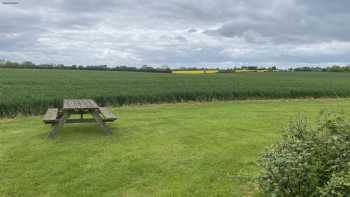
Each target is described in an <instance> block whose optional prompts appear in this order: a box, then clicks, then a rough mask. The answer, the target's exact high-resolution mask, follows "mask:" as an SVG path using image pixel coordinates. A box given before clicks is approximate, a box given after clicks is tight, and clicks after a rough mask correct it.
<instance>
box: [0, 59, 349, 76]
mask: <svg viewBox="0 0 350 197" xmlns="http://www.w3.org/2000/svg"><path fill="white" fill-rule="evenodd" d="M0 68H19V69H21V68H30V69H65V70H100V71H131V72H156V73H171V72H172V71H173V70H208V68H205V67H203V68H198V67H181V68H179V69H171V68H169V67H168V66H160V67H157V66H150V65H143V66H141V67H133V66H124V65H121V66H107V65H87V66H83V65H63V64H35V63H33V62H30V61H24V62H14V61H5V60H0ZM215 70H218V71H219V72H220V73H232V72H239V71H251V72H261V71H263V72H350V65H347V66H339V65H333V66H328V67H318V66H316V67H314V66H303V67H296V68H288V69H279V68H277V67H276V66H272V67H258V66H240V67H233V68H224V69H223V68H216V69H215Z"/></svg>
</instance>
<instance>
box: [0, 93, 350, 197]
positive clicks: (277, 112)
mask: <svg viewBox="0 0 350 197" xmlns="http://www.w3.org/2000/svg"><path fill="white" fill-rule="evenodd" d="M327 109H328V110H337V111H338V110H343V111H345V112H346V113H348V112H349V110H350V100H347V99H333V100H332V99H324V100H289V101H288V100H270V101H237V102H211V103H181V104H160V105H143V106H126V107H121V108H114V109H113V112H114V113H116V114H118V116H119V117H120V119H119V120H118V121H116V122H114V123H112V124H110V126H111V127H112V128H113V132H114V134H113V135H112V136H107V135H105V134H104V133H103V132H102V131H100V130H99V129H98V128H97V127H96V126H95V125H65V127H64V129H63V130H62V132H61V133H60V134H59V135H58V137H57V138H56V139H55V140H48V139H47V133H48V131H49V130H50V127H49V126H47V125H44V124H43V123H42V122H41V117H40V116H34V117H17V118H15V119H3V120H0V144H1V146H0V196H60V197H62V196H91V197H96V196H122V197H123V196H129V197H134V196H142V197H143V196H146V197H147V196H165V197H168V196H180V197H183V196H191V197H192V196H256V195H257V192H258V191H257V186H256V185H255V184H254V177H255V176H256V175H257V174H258V172H259V169H258V167H257V165H256V161H257V159H258V156H259V154H261V153H262V152H263V151H264V149H265V148H267V147H268V146H269V145H271V144H272V143H274V142H276V141H277V140H278V139H279V138H280V137H281V132H280V130H281V128H283V127H284V126H285V125H286V124H287V123H288V121H290V120H292V119H293V118H295V117H296V116H298V115H299V114H304V115H307V116H309V117H310V118H311V120H315V117H316V116H317V114H318V113H319V111H320V110H327Z"/></svg>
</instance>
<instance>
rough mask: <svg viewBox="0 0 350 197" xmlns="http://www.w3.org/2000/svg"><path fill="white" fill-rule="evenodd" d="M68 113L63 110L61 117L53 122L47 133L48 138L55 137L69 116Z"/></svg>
mask: <svg viewBox="0 0 350 197" xmlns="http://www.w3.org/2000/svg"><path fill="white" fill-rule="evenodd" d="M69 116H70V114H69V113H68V112H65V113H64V114H63V115H62V117H61V118H60V119H59V120H58V123H56V124H54V127H53V129H52V131H51V132H50V133H49V138H51V139H53V138H55V137H56V135H57V133H58V132H59V131H60V130H61V129H62V127H63V125H64V123H65V122H66V120H67V119H68V118H69Z"/></svg>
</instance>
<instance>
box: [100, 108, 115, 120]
mask: <svg viewBox="0 0 350 197" xmlns="http://www.w3.org/2000/svg"><path fill="white" fill-rule="evenodd" d="M99 110H100V113H101V114H102V117H103V121H114V120H116V119H117V117H116V116H115V115H114V114H113V113H112V112H111V111H110V110H109V109H108V108H106V107H100V108H99Z"/></svg>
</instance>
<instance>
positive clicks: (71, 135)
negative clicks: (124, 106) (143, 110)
mask: <svg viewBox="0 0 350 197" xmlns="http://www.w3.org/2000/svg"><path fill="white" fill-rule="evenodd" d="M107 126H108V127H109V128H111V130H112V135H110V134H108V133H106V132H105V131H104V130H102V129H100V128H99V127H98V126H97V125H95V124H74V125H64V126H63V128H62V129H61V130H60V131H59V132H58V134H57V136H56V137H55V138H54V140H56V139H64V140H68V139H97V138H101V137H102V138H103V137H111V138H115V137H117V136H118V135H119V132H118V128H117V127H113V126H112V125H107ZM51 130H52V128H51V127H49V128H48V130H47V132H44V133H42V135H41V137H44V138H48V135H49V132H51Z"/></svg>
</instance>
